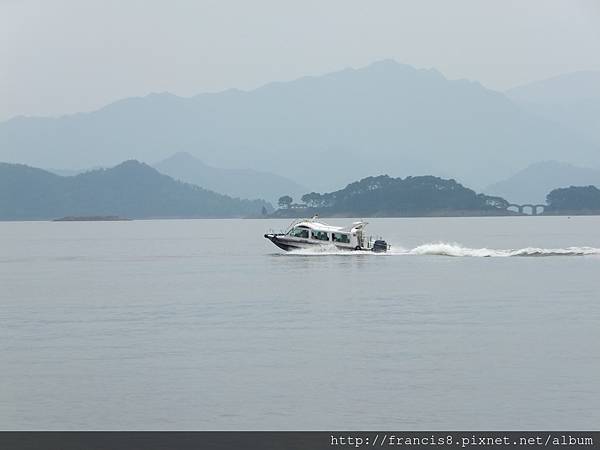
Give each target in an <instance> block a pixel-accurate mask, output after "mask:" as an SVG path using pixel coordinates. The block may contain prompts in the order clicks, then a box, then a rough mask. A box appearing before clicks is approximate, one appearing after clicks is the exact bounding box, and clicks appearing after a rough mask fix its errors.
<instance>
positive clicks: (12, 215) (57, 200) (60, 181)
mask: <svg viewBox="0 0 600 450" xmlns="http://www.w3.org/2000/svg"><path fill="white" fill-rule="evenodd" d="M271 209H272V208H271V205H270V204H269V203H267V202H265V201H263V200H242V199H238V198H231V197H228V196H226V195H221V194H218V193H215V192H212V191H209V190H206V189H203V188H200V187H198V186H195V185H191V184H187V183H183V182H180V181H176V180H174V179H172V178H171V177H169V176H167V175H163V174H161V173H159V172H158V171H156V170H155V169H153V168H152V167H150V166H148V165H147V164H144V163H141V162H139V161H133V160H132V161H125V162H123V163H121V164H119V165H117V166H115V167H112V168H110V169H96V170H92V171H89V172H85V173H82V174H79V175H72V176H59V175H56V174H53V173H50V172H47V171H45V170H41V169H37V168H33V167H29V166H25V165H21V164H6V163H0V220H43V219H57V218H60V217H64V216H81V217H85V216H118V217H122V218H136V219H150V218H180V217H187V218H213V217H245V216H252V215H259V214H262V213H263V212H264V213H265V214H266V213H267V212H268V211H270V210H271Z"/></svg>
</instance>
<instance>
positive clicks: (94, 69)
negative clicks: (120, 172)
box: [0, 0, 600, 120]
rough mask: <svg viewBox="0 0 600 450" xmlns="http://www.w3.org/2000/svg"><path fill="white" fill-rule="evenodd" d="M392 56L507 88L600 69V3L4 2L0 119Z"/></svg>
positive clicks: (257, 81) (240, 84)
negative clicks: (571, 72)
mask: <svg viewBox="0 0 600 450" xmlns="http://www.w3.org/2000/svg"><path fill="white" fill-rule="evenodd" d="M385 58H393V59H396V60H397V61H400V62H404V63H408V64H412V65H414V66H417V67H435V68H437V69H439V70H440V71H442V72H443V73H444V74H445V75H446V76H448V77H449V78H470V79H476V80H479V81H481V82H482V83H483V84H485V85H486V86H488V87H491V88H496V89H504V88H508V87H511V86H514V85H517V84H520V83H523V82H527V81H532V80H535V79H540V78H545V77H549V76H553V75H556V74H560V73H565V72H569V71H575V70H585V69H594V70H600V1H597V0H589V1H583V0H581V1H576V0H498V1H483V0H451V1H450V0H439V1H427V0H425V1H424V0H414V1H400V0H390V1H365V0H363V1H354V0H317V1H312V0H301V1H285V0H252V1H243V0H238V1H228V0H218V1H208V0H206V1H201V0H196V1H184V0H171V1H167V0H164V1H150V0H143V1H142V0H139V1H137V0H120V1H113V0H98V1H95V0H87V1H82V0H72V1H67V0H37V1H36V0H0V100H1V101H0V120H2V119H6V118H9V117H11V116H14V115H20V114H25V115H58V114H64V113H70V112H75V111H86V110H91V109H95V108H98V107H100V106H102V105H104V104H106V103H109V102H111V101H114V100H116V99H119V98H122V97H128V96H135V95H145V94H147V93H149V92H163V91H169V92H173V93H175V94H178V95H183V96H188V95H193V94H196V93H199V92H206V91H217V90H222V89H226V88H230V87H237V88H241V89H248V88H253V87H256V86H258V85H261V84H264V83H266V82H269V81H273V80H288V79H293V78H297V77H299V76H303V75H317V74H321V73H325V72H329V71H333V70H337V69H342V68H344V67H348V66H351V67H358V66H363V65H366V64H369V63H370V62H373V61H375V60H378V59H385Z"/></svg>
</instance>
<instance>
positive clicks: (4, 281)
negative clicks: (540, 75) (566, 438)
mask: <svg viewBox="0 0 600 450" xmlns="http://www.w3.org/2000/svg"><path fill="white" fill-rule="evenodd" d="M331 222H333V223H336V224H341V225H345V224H347V223H348V222H349V221H348V220H332V221H331ZM370 222H371V225H370V227H369V228H370V231H371V232H373V233H374V234H381V235H383V236H384V237H385V238H386V239H387V240H388V242H390V243H391V244H392V250H393V251H392V252H391V253H390V254H389V255H373V254H346V253H342V254H340V253H339V252H336V251H331V250H328V251H325V252H321V253H319V254H314V252H312V253H310V252H309V253H307V252H298V253H295V254H286V253H283V252H282V251H280V250H279V249H277V248H276V247H275V246H273V244H271V243H270V242H269V241H267V240H266V239H263V238H262V234H263V233H264V232H265V231H267V229H268V228H275V229H278V228H283V227H284V226H285V225H286V224H287V222H286V221H283V222H282V221H276V220H273V221H269V220H165V221H132V222H89V223H81V222H73V223H69V222H61V223H52V222H21V223H0V249H1V250H0V359H1V361H2V362H1V367H0V368H1V370H0V424H1V425H0V426H1V427H2V428H3V429H61V430H64V429H174V430H176V429H199V430H207V429H224V430H227V429H324V430H327V429H377V428H378V429H382V428H387V429H494V428H496V429H539V428H547V429H594V428H597V425H598V423H599V422H600V408H598V405H599V404H600V383H598V379H600V348H599V342H600V295H599V292H600V276H599V275H600V255H598V253H599V252H600V251H599V250H597V249H600V233H599V231H598V230H600V217H573V218H570V219H569V218H566V217H520V218H436V219H373V220H370ZM449 255H450V256H449ZM582 255H583V256H582ZM483 256H489V257H483Z"/></svg>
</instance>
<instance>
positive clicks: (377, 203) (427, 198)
mask: <svg viewBox="0 0 600 450" xmlns="http://www.w3.org/2000/svg"><path fill="white" fill-rule="evenodd" d="M301 200H302V203H294V202H293V198H292V197H291V196H289V195H284V196H282V197H280V198H279V201H278V206H279V208H280V209H279V210H277V211H275V212H274V213H273V215H274V216H281V217H291V216H294V215H297V214H298V213H299V210H305V211H306V212H305V214H311V213H316V212H320V213H321V214H324V215H350V216H356V215H361V216H436V215H441V216H446V215H513V214H515V212H514V211H511V210H510V209H509V208H510V206H511V203H510V202H509V201H507V200H506V199H504V198H502V197H498V196H490V195H485V194H478V193H476V192H475V191H473V190H472V189H469V188H466V187H464V186H463V185H462V184H460V183H458V182H456V181H455V180H453V179H443V178H439V177H434V176H417V177H406V178H404V179H402V178H392V177H389V176H387V175H381V176H377V177H367V178H363V179H362V180H360V181H357V182H354V183H350V184H349V185H347V186H346V187H345V188H344V189H341V190H338V191H335V192H329V193H324V194H321V193H318V192H310V193H307V194H304V195H303V196H302V198H301ZM545 213H546V214H597V213H600V190H599V189H598V188H596V187H595V186H570V187H566V188H558V189H554V190H552V191H551V192H550V193H549V194H548V195H547V205H546V208H545Z"/></svg>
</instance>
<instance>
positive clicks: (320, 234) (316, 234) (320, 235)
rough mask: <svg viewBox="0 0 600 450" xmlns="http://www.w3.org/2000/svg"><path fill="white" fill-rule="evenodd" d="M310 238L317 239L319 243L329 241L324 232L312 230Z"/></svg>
mask: <svg viewBox="0 0 600 450" xmlns="http://www.w3.org/2000/svg"><path fill="white" fill-rule="evenodd" d="M312 237H313V239H318V240H320V241H328V240H329V236H328V235H327V232H326V231H315V230H313V232H312Z"/></svg>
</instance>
